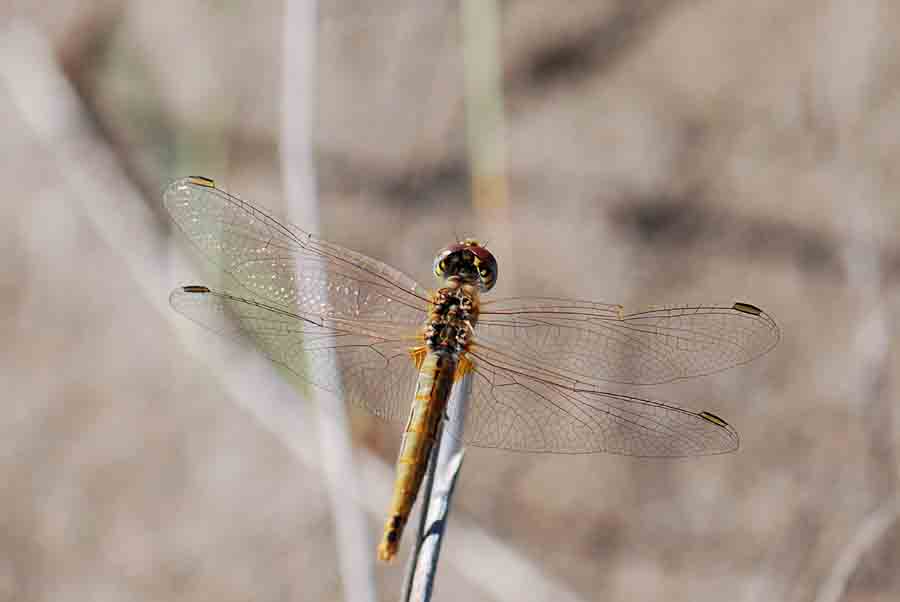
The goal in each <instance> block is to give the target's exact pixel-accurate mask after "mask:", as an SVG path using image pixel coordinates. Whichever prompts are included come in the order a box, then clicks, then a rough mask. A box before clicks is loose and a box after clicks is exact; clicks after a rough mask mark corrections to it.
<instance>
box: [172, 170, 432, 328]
mask: <svg viewBox="0 0 900 602" xmlns="http://www.w3.org/2000/svg"><path fill="white" fill-rule="evenodd" d="M163 200H164V204H165V206H166V209H167V210H168V211H169V213H170V214H171V216H172V219H173V220H174V221H175V223H176V224H177V225H178V227H179V228H180V229H181V230H182V231H183V232H184V234H185V235H186V236H187V237H188V239H189V240H190V241H191V242H192V243H193V244H194V245H195V246H196V247H197V248H198V249H200V251H201V252H203V253H204V254H205V255H206V257H207V258H208V259H209V260H210V261H211V262H213V264H215V265H216V266H218V267H219V268H220V269H221V270H222V271H223V272H225V273H226V274H229V275H230V276H231V277H232V278H233V279H234V281H235V283H237V285H238V286H237V288H236V289H235V291H234V292H235V293H236V294H237V296H238V297H246V298H248V299H250V300H251V301H264V302H266V303H267V304H268V305H269V306H271V307H272V308H277V309H280V310H284V311H287V312H289V313H291V314H296V315H297V316H300V317H302V318H304V319H309V320H312V321H314V322H319V323H322V322H323V321H325V322H326V323H328V324H330V325H331V326H333V327H340V328H341V329H342V330H344V331H350V332H354V333H357V334H369V335H373V336H375V337H386V338H395V337H396V335H397V334H398V333H400V332H402V333H407V332H408V331H409V330H410V329H413V328H418V327H419V326H421V324H422V323H423V321H424V320H425V310H426V309H427V307H428V295H427V293H426V292H425V291H424V290H423V289H422V288H421V287H420V286H419V285H417V284H416V283H415V281H413V280H412V279H411V278H409V277H408V276H406V275H404V274H402V273H401V272H399V271H397V270H395V269H393V268H391V267H389V266H387V265H385V264H383V263H381V262H380V261H376V260H375V259H372V258H371V257H367V256H365V255H362V254H360V253H356V252H354V251H351V250H349V249H345V248H343V247H341V246H339V245H336V244H333V243H329V242H326V241H324V240H321V239H319V238H318V237H315V236H313V235H312V234H309V233H307V232H304V231H303V230H301V229H300V228H298V227H296V226H292V225H290V224H287V223H284V222H281V221H278V220H277V219H275V218H274V217H272V216H271V215H269V214H268V213H267V212H266V211H264V210H263V209H261V208H259V207H255V206H253V205H251V204H250V203H248V202H247V201H244V200H241V199H239V198H237V197H235V196H233V195H230V194H228V193H226V192H224V191H222V190H219V189H218V188H216V187H215V184H214V183H213V182H212V180H208V179H206V178H200V177H189V178H182V179H180V180H176V181H175V182H173V183H172V184H171V185H170V186H169V187H168V189H166V191H165V194H164V195H163ZM225 287H226V289H228V288H229V285H228V284H227V283H226V284H225Z"/></svg>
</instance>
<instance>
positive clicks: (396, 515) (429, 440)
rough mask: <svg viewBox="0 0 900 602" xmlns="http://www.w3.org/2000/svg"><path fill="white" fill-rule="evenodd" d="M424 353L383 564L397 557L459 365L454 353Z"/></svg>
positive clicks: (405, 435) (399, 463)
mask: <svg viewBox="0 0 900 602" xmlns="http://www.w3.org/2000/svg"><path fill="white" fill-rule="evenodd" d="M422 352H424V354H425V356H424V359H422V363H421V366H420V369H419V378H418V380H417V382H416V395H415V399H414V400H413V403H412V409H411V410H410V414H409V421H408V422H407V423H406V429H405V431H404V432H403V440H402V442H401V443H400V453H399V456H398V458H397V476H396V479H395V482H394V497H393V499H392V500H391V507H390V511H389V515H388V519H387V522H386V523H385V525H384V535H383V536H382V540H381V543H380V544H379V546H378V558H379V559H380V560H383V561H389V560H391V559H392V558H393V557H394V556H395V555H396V553H397V548H398V546H399V544H400V537H401V535H402V534H403V528H404V527H405V526H406V521H407V519H408V518H409V514H410V512H411V511H412V506H413V504H414V503H415V501H416V495H417V493H418V491H419V486H420V485H421V484H422V477H423V476H424V475H425V470H426V468H427V467H428V458H429V456H430V454H431V450H432V448H433V447H434V443H435V440H436V438H437V432H438V427H439V426H440V421H441V419H442V418H443V416H444V410H445V408H446V407H447V399H448V398H449V396H450V390H451V389H452V388H453V380H454V377H455V374H456V366H457V364H458V358H457V356H456V354H454V353H448V352H446V351H443V350H433V349H423V350H422Z"/></svg>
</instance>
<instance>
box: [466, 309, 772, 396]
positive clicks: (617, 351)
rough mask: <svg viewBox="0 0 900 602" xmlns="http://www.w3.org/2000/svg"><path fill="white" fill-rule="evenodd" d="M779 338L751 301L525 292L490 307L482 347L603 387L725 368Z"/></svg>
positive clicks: (581, 384)
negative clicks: (683, 301)
mask: <svg viewBox="0 0 900 602" xmlns="http://www.w3.org/2000/svg"><path fill="white" fill-rule="evenodd" d="M779 337H780V333H779V330H778V326H777V325H776V324H775V321H774V320H773V319H772V317H771V316H769V315H768V314H767V313H765V312H764V311H762V310H761V309H759V308H757V307H755V306H753V305H750V304H748V303H734V304H732V305H721V306H713V305H697V306H669V307H659V308H652V309H648V310H645V311H638V312H634V313H628V312H625V311H624V310H623V309H622V307H621V306H616V305H605V304H601V303H593V302H587V301H570V300H560V299H551V298H540V297H534V298H524V297H522V298H516V299H506V300H500V301H497V302H485V303H484V304H483V306H482V311H481V317H480V318H479V322H478V325H477V327H476V336H475V349H477V351H478V355H480V356H481V357H483V358H484V359H485V360H487V361H488V362H489V363H490V364H491V365H493V366H495V368H496V369H497V370H508V371H511V372H513V373H519V374H529V375H531V376H537V377H539V378H541V379H543V380H546V381H548V382H551V383H554V384H558V385H560V386H562V387H563V388H567V389H578V390H584V391H597V392H599V391H600V390H601V388H602V387H604V386H605V385H606V384H607V383H623V384H635V385H638V384H641V385H644V384H659V383H666V382H671V381H673V380H679V379H685V378H691V377H694V376H700V375H704V374H712V373H714V372H719V371H721V370H725V369H727V368H730V367H732V366H737V365H739V364H744V363H746V362H749V361H751V360H753V359H755V358H757V357H759V356H761V355H763V354H765V353H766V352H768V351H770V350H771V349H772V348H773V347H774V346H775V345H776V344H777V343H778V340H779Z"/></svg>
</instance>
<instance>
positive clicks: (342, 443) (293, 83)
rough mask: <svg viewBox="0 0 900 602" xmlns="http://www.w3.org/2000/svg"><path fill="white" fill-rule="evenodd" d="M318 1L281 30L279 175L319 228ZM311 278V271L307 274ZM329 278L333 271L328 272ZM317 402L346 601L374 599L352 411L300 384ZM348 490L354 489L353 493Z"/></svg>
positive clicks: (296, 214)
mask: <svg viewBox="0 0 900 602" xmlns="http://www.w3.org/2000/svg"><path fill="white" fill-rule="evenodd" d="M316 15H317V2H316V0H288V1H287V2H286V3H285V15H284V20H283V24H284V27H283V29H282V57H281V66H282V72H281V75H282V77H281V136H280V141H279V142H280V146H279V151H280V153H279V154H280V158H281V177H282V181H283V182H284V191H285V196H286V197H287V203H288V207H289V209H288V211H289V215H290V216H291V218H292V221H294V222H296V223H299V224H303V227H304V228H307V229H309V230H310V231H318V230H319V228H318V221H319V220H318V217H319V216H318V195H317V191H316V178H315V167H314V164H313V149H312V144H313V142H312V141H313V128H312V123H313V119H314V115H315V106H314V98H315V89H316V81H315V80H316V76H315V74H316V30H317V25H318V21H317V18H316ZM307 276H308V275H307ZM323 276H325V277H327V274H325V275H323ZM298 384H299V385H300V386H302V387H303V391H304V395H305V396H307V397H310V398H311V399H313V400H314V401H315V404H316V408H317V411H316V416H317V425H318V429H317V430H318V440H319V447H320V450H321V461H322V468H323V470H324V473H325V481H326V483H327V485H328V497H329V500H330V502H331V510H332V515H333V516H334V523H335V532H336V533H335V534H336V539H337V542H336V543H337V553H338V561H339V564H340V574H341V580H342V582H343V586H344V599H345V600H352V601H354V602H356V601H357V600H360V601H369V602H374V601H375V579H374V576H373V574H372V564H373V563H372V557H373V556H372V550H373V549H374V546H373V545H371V542H370V539H369V538H368V537H367V533H368V529H367V528H366V520H365V517H364V516H363V513H362V510H361V508H360V507H359V505H358V503H357V501H356V500H357V499H358V495H357V493H356V491H354V490H355V488H356V487H357V483H358V479H357V477H356V471H355V469H354V465H353V450H352V444H351V442H350V427H349V420H348V418H347V411H346V408H345V407H344V404H343V402H342V400H341V399H340V398H339V396H338V395H332V394H329V393H327V392H325V391H320V390H318V389H316V388H315V387H310V386H308V385H306V384H305V383H298ZM348 493H349V494H350V495H348Z"/></svg>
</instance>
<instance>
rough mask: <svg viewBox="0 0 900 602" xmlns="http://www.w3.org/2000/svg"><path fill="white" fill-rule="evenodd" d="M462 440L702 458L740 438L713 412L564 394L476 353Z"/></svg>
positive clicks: (729, 448)
mask: <svg viewBox="0 0 900 602" xmlns="http://www.w3.org/2000/svg"><path fill="white" fill-rule="evenodd" d="M473 355H474V356H475V357H474V360H475V362H476V364H475V366H476V368H475V371H474V374H473V375H472V378H473V382H472V394H471V397H470V400H469V406H468V411H467V413H466V419H465V421H464V422H465V426H464V429H463V439H464V440H465V441H466V442H467V443H469V444H471V445H475V446H479V447H497V448H502V449H508V450H513V451H528V452H554V453H593V452H608V453H614V454H623V455H628V456H670V457H673V456H674V457H677V456H695V455H707V454H720V453H726V452H730V451H734V450H736V449H737V448H738V446H739V444H740V439H739V437H738V434H737V431H735V430H734V428H732V427H731V425H729V424H728V423H726V422H725V421H724V420H722V419H721V418H719V417H718V416H716V415H715V414H713V413H711V412H705V411H703V412H694V411H691V410H687V409H684V408H679V407H677V406H674V405H672V404H668V403H663V402H659V401H652V400H649V399H641V398H638V397H631V396H628V395H618V394H615V393H607V392H598V391H587V390H580V389H577V388H565V387H562V386H559V385H557V384H554V383H552V382H548V381H545V380H542V379H539V378H533V377H531V376H528V375H526V374H520V373H516V372H513V371H510V370H507V369H502V368H498V367H497V366H494V365H491V364H490V363H489V362H488V361H487V360H485V359H484V358H479V357H478V355H477V354H473Z"/></svg>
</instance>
